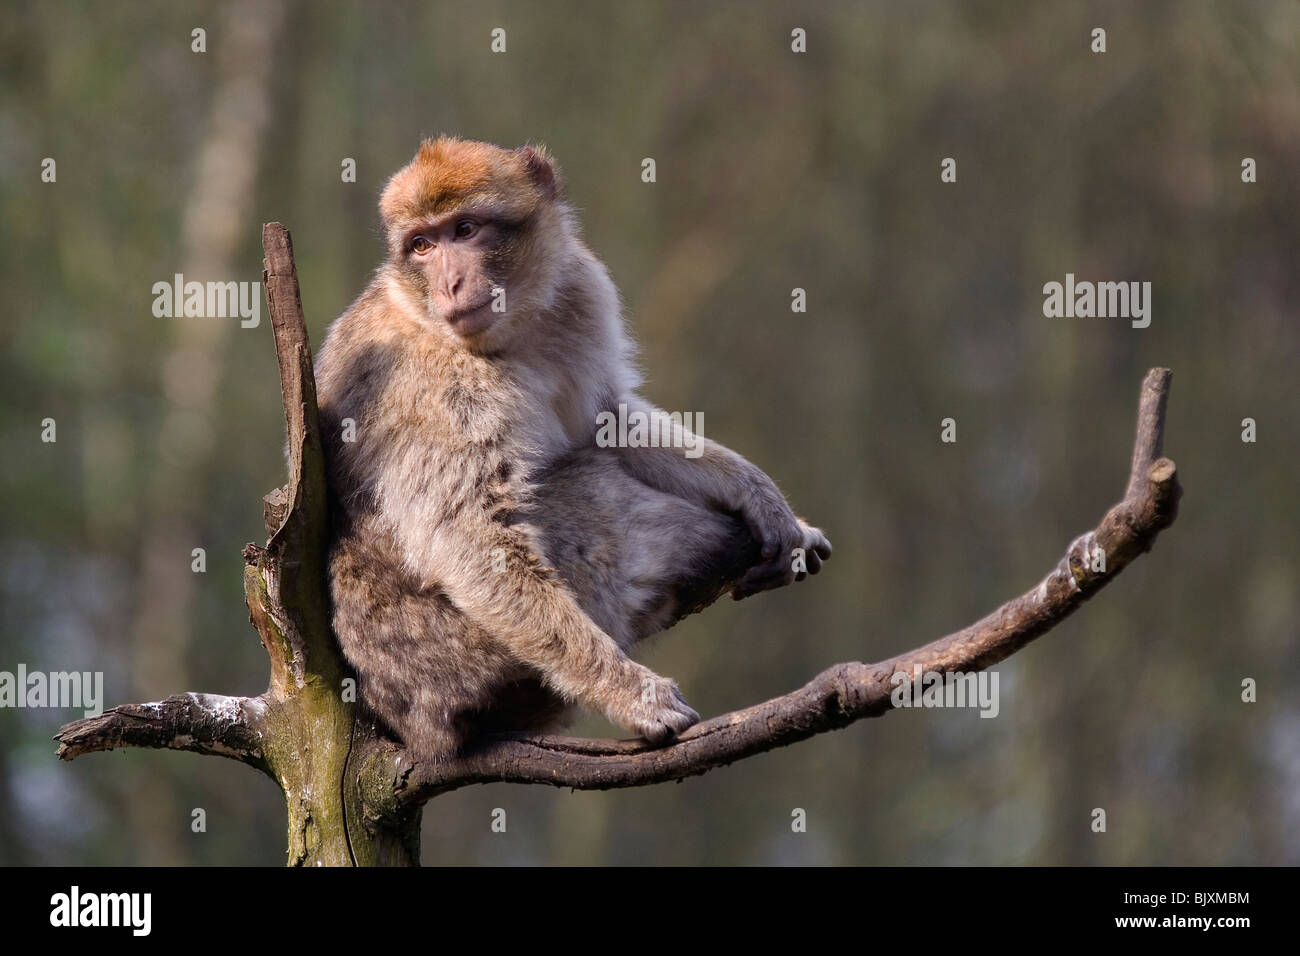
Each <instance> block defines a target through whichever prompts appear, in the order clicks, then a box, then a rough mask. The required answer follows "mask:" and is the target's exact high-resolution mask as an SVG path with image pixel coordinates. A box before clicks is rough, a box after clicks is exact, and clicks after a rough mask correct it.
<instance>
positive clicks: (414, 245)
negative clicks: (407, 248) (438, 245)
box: [411, 236, 433, 255]
mask: <svg viewBox="0 0 1300 956" xmlns="http://www.w3.org/2000/svg"><path fill="white" fill-rule="evenodd" d="M432 248H433V243H432V242H430V241H429V240H428V239H426V238H424V236H416V237H415V238H414V239H412V240H411V251H412V252H415V253H418V254H419V255H424V254H425V253H426V252H428V251H429V250H430V249H432Z"/></svg>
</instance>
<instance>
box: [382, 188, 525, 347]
mask: <svg viewBox="0 0 1300 956" xmlns="http://www.w3.org/2000/svg"><path fill="white" fill-rule="evenodd" d="M510 231H512V230H511V227H510V226H509V225H507V224H503V223H501V222H499V221H495V220H493V219H492V218H490V217H489V216H488V215H487V214H486V213H483V214H479V215H471V214H469V213H468V212H461V211H459V210H458V211H454V212H452V213H451V214H450V215H446V216H439V217H437V218H434V219H431V220H429V221H428V222H426V223H424V224H422V225H419V226H416V227H414V228H413V229H411V230H410V231H409V235H408V236H407V237H406V238H405V239H404V240H403V243H402V246H403V250H404V251H403V264H404V266H405V271H406V272H407V273H408V274H409V275H411V277H412V278H413V279H415V284H416V286H417V287H418V288H419V289H420V290H421V291H422V292H423V294H424V298H425V301H426V303H427V307H428V311H429V315H430V316H431V317H433V318H435V319H438V320H441V321H442V322H445V323H446V324H447V327H448V328H449V329H451V331H452V332H454V333H455V334H456V335H458V336H460V337H461V338H463V339H470V338H473V337H475V336H478V335H481V334H482V333H484V332H486V331H487V330H488V329H490V328H491V327H492V326H493V325H494V324H495V323H496V321H497V320H498V319H499V318H500V317H501V316H502V315H504V314H505V307H506V306H507V305H508V304H509V300H508V298H507V297H506V289H507V282H508V278H509V277H508V276H507V275H505V274H503V273H504V272H505V270H504V269H503V268H502V267H503V266H504V265H505V262H504V261H503V258H502V256H501V251H502V248H503V246H505V245H506V243H507V238H508V233H509V232H510ZM494 305H495V310H494Z"/></svg>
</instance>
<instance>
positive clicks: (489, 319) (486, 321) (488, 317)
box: [447, 299, 496, 338]
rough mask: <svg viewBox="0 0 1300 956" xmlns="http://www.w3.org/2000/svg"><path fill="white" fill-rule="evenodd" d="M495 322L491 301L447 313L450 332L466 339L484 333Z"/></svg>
mask: <svg viewBox="0 0 1300 956" xmlns="http://www.w3.org/2000/svg"><path fill="white" fill-rule="evenodd" d="M495 321H496V313H494V312H493V311H492V300H491V299H487V300H485V301H483V302H480V303H479V304H478V305H474V306H470V307H469V308H463V309H456V310H454V311H452V312H448V313H447V324H448V325H450V326H451V328H452V331H454V332H455V333H456V334H457V335H459V336H462V337H466V338H468V337H469V336H471V335H478V334H479V333H480V332H486V331H487V329H488V327H489V326H491V325H492V323H493V322H495Z"/></svg>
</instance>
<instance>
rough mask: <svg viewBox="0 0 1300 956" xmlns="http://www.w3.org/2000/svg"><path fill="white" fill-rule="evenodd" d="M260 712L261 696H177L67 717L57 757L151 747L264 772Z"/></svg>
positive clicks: (57, 736)
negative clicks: (228, 761)
mask: <svg viewBox="0 0 1300 956" xmlns="http://www.w3.org/2000/svg"><path fill="white" fill-rule="evenodd" d="M265 713H266V703H265V701H264V700H263V699H262V698H261V697H222V696H220V695H218V694H177V695H176V696H174V697H168V698H167V699H166V700H163V701H159V702H158V703H154V704H124V705H122V706H121V707H114V708H113V709H112V710H106V711H104V712H103V713H102V714H98V715H96V716H94V717H86V718H85V719H83V720H76V721H73V722H72V723H70V724H65V725H64V726H63V727H62V728H60V730H59V732H58V733H57V734H55V736H54V739H55V740H57V741H58V742H59V758H60V759H62V760H72V759H74V758H76V757H80V756H81V755H82V754H87V753H97V752H99V751H104V750H116V749H117V748H119V747H152V748H156V749H167V750H190V751H193V752H194V753H201V754H215V755H216V756H219V757H230V758H232V759H234V760H239V761H242V762H243V763H246V764H249V765H250V766H253V767H256V768H258V769H259V770H262V771H266V770H267V766H266V761H265V758H264V755H263V751H262V727H261V725H262V717H263V715H264V714H265Z"/></svg>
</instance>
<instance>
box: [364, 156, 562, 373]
mask: <svg viewBox="0 0 1300 956" xmlns="http://www.w3.org/2000/svg"><path fill="white" fill-rule="evenodd" d="M558 192H559V185H558V180H557V173H556V171H555V167H554V166H553V165H552V163H551V161H550V159H549V158H548V157H547V156H546V155H545V154H544V153H543V152H541V151H540V150H538V149H534V148H532V147H521V148H520V149H514V150H508V149H502V148H501V147H498V146H492V145H489V144H487V143H474V142H466V141H463V140H456V139H447V138H445V137H444V138H441V139H437V140H426V141H425V142H424V143H423V144H422V145H421V147H420V151H419V152H418V153H417V154H416V157H415V159H414V160H413V161H412V162H411V163H410V165H408V166H407V167H406V168H404V169H402V170H401V171H400V172H398V173H397V174H396V175H395V176H394V177H393V178H392V179H391V180H390V181H389V183H388V186H387V188H385V190H384V195H383V197H382V199H381V200H380V210H381V212H382V213H383V216H384V225H385V228H386V231H387V235H388V243H389V254H390V257H391V261H392V264H393V266H394V267H396V273H397V275H398V276H399V278H400V280H401V281H402V283H403V284H404V285H405V286H406V288H407V289H408V290H409V291H410V292H412V293H413V294H414V295H415V296H416V297H417V298H418V299H419V300H420V301H421V303H422V304H423V306H424V309H425V311H426V312H427V314H428V318H429V320H430V322H431V323H432V324H433V325H434V326H435V327H436V328H437V329H438V330H440V331H443V332H447V333H450V334H451V335H453V336H454V337H455V338H456V339H457V340H458V341H460V342H462V343H463V344H464V345H465V346H466V347H468V348H471V349H474V350H475V351H480V350H488V349H497V348H501V347H504V345H505V344H506V343H508V342H509V341H511V339H512V338H513V337H514V336H515V333H516V332H517V331H518V330H517V329H513V328H512V326H515V325H517V324H518V323H519V322H521V321H523V320H524V318H526V317H528V316H532V315H536V314H537V312H538V311H539V310H541V309H544V308H547V307H548V306H549V304H550V300H551V299H552V298H553V297H554V294H555V290H556V286H557V282H558V279H557V276H558V275H559V273H560V271H561V269H562V262H563V255H564V250H566V249H569V248H570V245H569V242H568V233H569V229H568V219H567V216H566V215H565V212H564V207H563V205H562V203H561V202H560V201H559V199H558Z"/></svg>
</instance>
